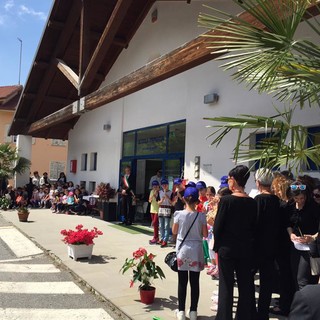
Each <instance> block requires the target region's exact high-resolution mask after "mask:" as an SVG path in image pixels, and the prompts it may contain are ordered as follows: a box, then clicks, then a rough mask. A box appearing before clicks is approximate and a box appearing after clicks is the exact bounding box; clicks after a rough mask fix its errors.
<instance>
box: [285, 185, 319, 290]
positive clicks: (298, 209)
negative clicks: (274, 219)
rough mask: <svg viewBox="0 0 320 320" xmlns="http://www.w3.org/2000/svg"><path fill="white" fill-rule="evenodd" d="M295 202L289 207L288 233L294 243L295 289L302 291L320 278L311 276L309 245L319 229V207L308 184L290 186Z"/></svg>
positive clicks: (292, 252) (292, 251) (292, 262)
mask: <svg viewBox="0 0 320 320" xmlns="http://www.w3.org/2000/svg"><path fill="white" fill-rule="evenodd" d="M290 193H291V197H292V198H293V200H294V201H293V202H292V203H290V204H289V205H288V206H287V210H288V215H289V217H290V218H289V222H288V228H287V230H288V233H289V237H290V239H291V241H292V244H293V245H292V246H291V266H292V272H293V276H294V281H295V287H296V288H295V289H296V290H301V289H302V288H303V287H304V286H306V285H307V284H315V283H317V282H318V278H319V277H318V276H312V275H311V267H310V247H309V243H312V242H313V241H314V240H315V238H314V237H315V235H317V233H318V227H319V214H320V209H319V205H318V204H317V203H316V202H315V201H314V200H313V198H312V192H311V191H310V190H309V188H308V186H307V185H306V184H302V183H301V182H300V181H295V182H293V183H292V184H291V185H290Z"/></svg>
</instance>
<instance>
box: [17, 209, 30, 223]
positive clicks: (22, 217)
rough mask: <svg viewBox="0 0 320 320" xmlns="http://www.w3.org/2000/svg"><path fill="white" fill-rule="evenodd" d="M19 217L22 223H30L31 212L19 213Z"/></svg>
mask: <svg viewBox="0 0 320 320" xmlns="http://www.w3.org/2000/svg"><path fill="white" fill-rule="evenodd" d="M18 217H19V221H20V222H28V217H29V212H25V211H21V212H19V211H18Z"/></svg>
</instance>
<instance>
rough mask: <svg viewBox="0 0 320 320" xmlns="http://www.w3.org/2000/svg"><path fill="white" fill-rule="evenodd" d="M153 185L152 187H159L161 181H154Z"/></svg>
mask: <svg viewBox="0 0 320 320" xmlns="http://www.w3.org/2000/svg"><path fill="white" fill-rule="evenodd" d="M151 184H152V186H158V185H159V181H158V180H153V181H152V183H151Z"/></svg>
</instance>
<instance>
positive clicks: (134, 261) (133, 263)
mask: <svg viewBox="0 0 320 320" xmlns="http://www.w3.org/2000/svg"><path fill="white" fill-rule="evenodd" d="M132 255H133V258H131V259H129V258H126V260H125V262H124V264H123V266H122V267H121V269H120V271H122V274H124V273H125V272H127V271H128V270H132V271H133V276H132V279H131V281H130V288H132V287H133V284H134V283H135V282H137V281H139V282H140V285H139V291H140V298H141V302H142V303H145V304H151V303H152V302H153V301H154V296H155V290H156V289H155V287H153V286H152V281H153V279H158V278H160V279H163V278H165V275H164V273H163V271H162V269H161V268H160V267H159V266H157V265H156V263H155V262H154V258H155V257H156V256H155V255H154V254H152V253H149V254H148V252H147V250H146V249H145V248H139V249H138V250H136V251H134V252H133V254H132Z"/></svg>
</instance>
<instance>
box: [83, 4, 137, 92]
mask: <svg viewBox="0 0 320 320" xmlns="http://www.w3.org/2000/svg"><path fill="white" fill-rule="evenodd" d="M131 3H132V0H118V1H117V3H116V6H115V8H114V9H113V12H112V14H111V16H110V18H109V21H108V23H107V25H106V27H105V29H104V31H103V33H102V35H101V38H100V40H99V42H98V45H97V47H96V49H95V51H94V53H93V55H92V57H91V60H90V62H89V65H88V67H87V69H86V71H85V72H84V74H83V77H82V78H81V80H80V81H81V82H80V90H81V91H83V90H84V91H86V88H88V87H89V86H90V84H91V83H92V80H93V79H94V77H95V74H96V73H97V71H98V69H99V67H100V65H101V63H102V61H103V59H104V57H105V55H106V53H107V52H108V50H109V48H110V47H111V45H112V43H113V40H114V38H115V35H116V33H117V31H118V28H119V26H120V24H121V23H122V21H123V19H124V18H125V16H126V13H127V11H128V9H129V7H130V5H131Z"/></svg>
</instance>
